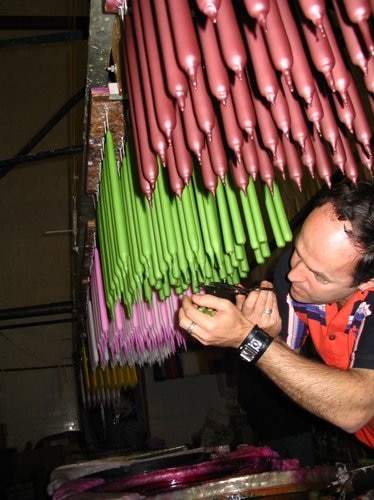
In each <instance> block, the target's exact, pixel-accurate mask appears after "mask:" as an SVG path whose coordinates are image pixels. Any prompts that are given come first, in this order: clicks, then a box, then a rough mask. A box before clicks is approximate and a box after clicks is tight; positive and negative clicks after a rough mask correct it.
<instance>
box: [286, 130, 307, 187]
mask: <svg viewBox="0 0 374 500" xmlns="http://www.w3.org/2000/svg"><path fill="white" fill-rule="evenodd" d="M282 142H283V147H284V150H285V152H286V158H287V168H288V175H289V177H290V179H292V180H293V181H294V182H295V183H296V185H297V187H298V188H299V191H300V192H301V191H302V181H303V167H302V164H301V161H300V156H299V153H298V151H297V149H296V146H295V144H294V143H293V142H292V141H289V140H288V139H287V138H286V137H284V136H283V137H282Z"/></svg>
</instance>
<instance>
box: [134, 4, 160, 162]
mask: <svg viewBox="0 0 374 500" xmlns="http://www.w3.org/2000/svg"><path fill="white" fill-rule="evenodd" d="M137 5H138V4H137V2H135V3H134V28H135V39H136V45H137V48H138V56H139V63H140V72H141V82H142V84H143V92H144V105H145V108H146V115H147V118H148V119H147V122H146V123H147V125H148V131H149V138H150V142H151V146H152V149H153V151H154V152H155V153H157V154H158V155H159V156H160V158H161V162H162V163H163V164H164V165H165V162H166V148H167V142H166V139H165V136H164V134H163V133H162V132H161V130H160V129H159V126H158V123H157V118H156V113H155V107H154V102H153V95H152V88H151V83H150V78H149V71H148V63H147V54H146V50H145V46H144V39H143V29H142V24H141V19H140V15H139V12H138V10H137Z"/></svg>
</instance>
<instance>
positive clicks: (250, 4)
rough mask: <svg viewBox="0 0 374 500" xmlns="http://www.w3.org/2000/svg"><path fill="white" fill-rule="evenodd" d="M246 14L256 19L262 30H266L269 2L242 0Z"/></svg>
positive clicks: (266, 0)
mask: <svg viewBox="0 0 374 500" xmlns="http://www.w3.org/2000/svg"><path fill="white" fill-rule="evenodd" d="M244 4H245V8H246V9H247V12H248V14H249V15H250V16H251V17H253V18H254V19H256V21H257V22H258V23H259V25H260V26H262V28H263V29H264V30H266V29H267V24H266V18H267V15H268V12H269V9H270V0H244Z"/></svg>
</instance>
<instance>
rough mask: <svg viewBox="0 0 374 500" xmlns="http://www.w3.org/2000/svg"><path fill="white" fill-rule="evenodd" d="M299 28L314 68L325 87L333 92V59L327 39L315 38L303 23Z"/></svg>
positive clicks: (324, 37) (308, 27)
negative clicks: (322, 78) (323, 78)
mask: <svg viewBox="0 0 374 500" xmlns="http://www.w3.org/2000/svg"><path fill="white" fill-rule="evenodd" d="M301 26H302V28H303V33H304V37H305V41H306V44H307V46H308V49H309V54H310V57H311V58H312V61H313V64H314V66H315V68H316V69H317V71H319V72H321V73H322V74H323V75H324V77H325V78H326V82H327V85H328V86H329V87H330V89H331V90H332V91H333V92H335V83H334V78H333V76H332V68H333V67H334V65H335V59H334V54H333V53H332V50H331V47H330V44H329V40H328V38H327V37H326V36H323V37H319V38H316V36H315V33H313V31H312V30H311V28H310V26H309V25H307V24H306V23H305V22H301Z"/></svg>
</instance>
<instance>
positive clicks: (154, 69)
mask: <svg viewBox="0 0 374 500" xmlns="http://www.w3.org/2000/svg"><path fill="white" fill-rule="evenodd" d="M138 5H139V7H140V11H139V15H141V17H142V26H143V36H144V43H145V48H146V51H147V60H148V70H149V75H150V81H151V86H152V93H153V102H154V104H155V110H156V118H157V122H158V125H159V127H160V130H161V131H162V132H163V133H164V134H165V137H166V139H167V141H168V142H169V143H170V142H171V135H172V132H173V129H174V127H175V110H174V103H173V101H172V99H171V98H170V97H169V96H168V94H167V92H166V85H165V82H164V72H163V70H162V66H161V60H160V53H159V49H158V42H157V37H156V29H155V22H154V19H153V14H152V7H151V3H150V0H142V1H141V2H134V6H133V8H136V6H138ZM135 14H136V12H134V15H135ZM131 69H132V68H131Z"/></svg>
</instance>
